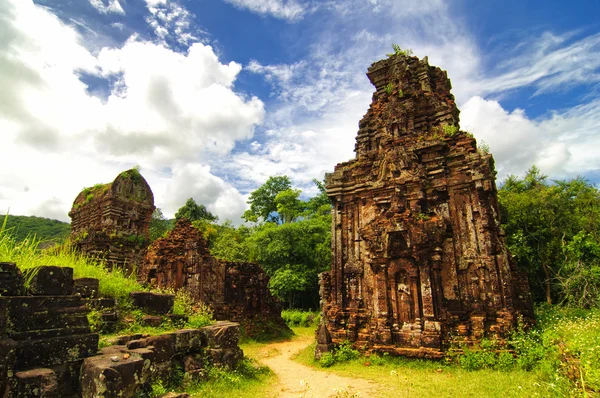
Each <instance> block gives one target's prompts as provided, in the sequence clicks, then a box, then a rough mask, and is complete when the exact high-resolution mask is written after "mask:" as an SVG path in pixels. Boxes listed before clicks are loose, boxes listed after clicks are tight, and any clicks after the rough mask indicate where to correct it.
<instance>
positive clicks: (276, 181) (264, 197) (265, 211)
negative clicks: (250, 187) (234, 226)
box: [242, 176, 292, 222]
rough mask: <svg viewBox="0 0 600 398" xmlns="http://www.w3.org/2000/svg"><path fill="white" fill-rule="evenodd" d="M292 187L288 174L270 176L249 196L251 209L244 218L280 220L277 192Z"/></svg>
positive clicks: (250, 219) (249, 219) (248, 219)
mask: <svg viewBox="0 0 600 398" xmlns="http://www.w3.org/2000/svg"><path fill="white" fill-rule="evenodd" d="M291 188H292V183H291V181H290V178H289V177H288V176H277V177H269V179H268V180H267V182H265V183H264V184H263V185H261V186H260V187H259V188H258V189H257V190H255V191H253V192H252V193H251V194H250V197H249V198H248V202H247V203H248V204H250V209H249V210H246V212H245V213H244V215H243V216H242V217H243V218H244V220H246V221H251V222H257V221H259V220H263V221H271V222H279V221H280V218H279V216H278V215H277V214H276V213H277V203H276V201H275V198H276V197H277V194H278V193H280V192H282V191H286V190H288V189H291Z"/></svg>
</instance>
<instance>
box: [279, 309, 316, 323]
mask: <svg viewBox="0 0 600 398" xmlns="http://www.w3.org/2000/svg"><path fill="white" fill-rule="evenodd" d="M320 316H321V315H320V313H319V312H317V311H303V310H296V309H291V310H283V311H281V317H282V318H283V321H284V322H285V323H286V325H288V326H289V327H290V328H292V327H296V326H303V327H310V326H317V325H318V324H319V320H320V319H321V318H320Z"/></svg>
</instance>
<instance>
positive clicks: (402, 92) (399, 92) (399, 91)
mask: <svg viewBox="0 0 600 398" xmlns="http://www.w3.org/2000/svg"><path fill="white" fill-rule="evenodd" d="M398 97H400V98H402V97H404V91H402V89H400V90H398Z"/></svg>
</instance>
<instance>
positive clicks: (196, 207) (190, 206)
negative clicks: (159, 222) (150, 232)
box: [175, 198, 219, 221]
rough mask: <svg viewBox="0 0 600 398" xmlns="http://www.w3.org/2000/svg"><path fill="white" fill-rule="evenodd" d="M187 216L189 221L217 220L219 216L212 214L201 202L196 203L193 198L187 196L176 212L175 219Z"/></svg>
mask: <svg viewBox="0 0 600 398" xmlns="http://www.w3.org/2000/svg"><path fill="white" fill-rule="evenodd" d="M180 218H187V219H188V220H190V221H198V220H207V221H217V220H219V217H217V216H215V215H214V214H212V213H211V212H210V211H208V209H207V208H206V207H205V206H204V205H203V204H197V203H196V201H195V200H194V199H193V198H189V199H188V200H187V201H186V202H185V205H183V206H182V207H181V208H180V209H179V210H177V213H175V219H176V220H179V219H180Z"/></svg>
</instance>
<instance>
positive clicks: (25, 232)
mask: <svg viewBox="0 0 600 398" xmlns="http://www.w3.org/2000/svg"><path fill="white" fill-rule="evenodd" d="M5 228H6V230H5V232H6V233H8V234H9V235H11V236H12V237H13V238H14V239H15V240H16V241H17V242H21V241H23V240H25V239H26V238H27V237H34V236H35V238H36V240H38V241H39V242H40V243H41V244H42V245H52V244H55V243H62V242H64V240H65V239H66V238H67V237H68V236H69V233H70V231H71V226H70V224H68V223H66V222H62V221H58V220H51V219H49V218H43V217H35V216H11V215H8V218H7V220H6V227H5Z"/></svg>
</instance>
